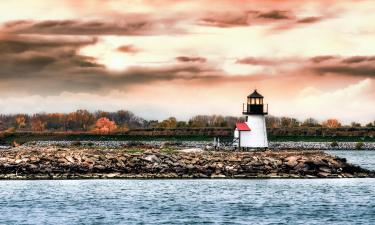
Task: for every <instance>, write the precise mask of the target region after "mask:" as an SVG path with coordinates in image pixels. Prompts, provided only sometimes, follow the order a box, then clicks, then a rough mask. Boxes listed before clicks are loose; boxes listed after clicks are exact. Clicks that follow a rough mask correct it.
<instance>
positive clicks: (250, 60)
mask: <svg viewBox="0 0 375 225" xmlns="http://www.w3.org/2000/svg"><path fill="white" fill-rule="evenodd" d="M276 61H277V60H275V59H270V58H262V57H246V58H242V59H237V60H236V63H238V64H247V65H274V64H275V63H276Z"/></svg>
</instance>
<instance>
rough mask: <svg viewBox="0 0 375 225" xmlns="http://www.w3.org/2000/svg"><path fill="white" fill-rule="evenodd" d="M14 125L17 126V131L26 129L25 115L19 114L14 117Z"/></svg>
mask: <svg viewBox="0 0 375 225" xmlns="http://www.w3.org/2000/svg"><path fill="white" fill-rule="evenodd" d="M16 125H17V128H18V129H20V128H24V127H26V117H25V115H21V114H19V115H17V116H16Z"/></svg>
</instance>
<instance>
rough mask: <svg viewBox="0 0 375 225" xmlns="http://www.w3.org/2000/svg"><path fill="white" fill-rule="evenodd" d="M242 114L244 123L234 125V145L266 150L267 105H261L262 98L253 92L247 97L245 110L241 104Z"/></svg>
mask: <svg viewBox="0 0 375 225" xmlns="http://www.w3.org/2000/svg"><path fill="white" fill-rule="evenodd" d="M242 114H243V115H246V122H241V123H237V124H236V128H235V130H234V142H233V143H234V145H235V147H239V148H268V139H267V129H266V120H265V115H267V114H268V105H264V104H263V96H262V95H261V94H259V93H258V92H257V90H254V92H253V93H251V94H250V95H248V96H247V103H246V108H245V104H243V109H242Z"/></svg>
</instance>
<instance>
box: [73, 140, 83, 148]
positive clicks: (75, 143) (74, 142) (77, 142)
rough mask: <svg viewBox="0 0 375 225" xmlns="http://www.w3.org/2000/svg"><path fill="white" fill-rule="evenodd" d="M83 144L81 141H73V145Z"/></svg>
mask: <svg viewBox="0 0 375 225" xmlns="http://www.w3.org/2000/svg"><path fill="white" fill-rule="evenodd" d="M81 145H82V143H81V142H80V141H73V142H72V146H76V147H78V146H81Z"/></svg>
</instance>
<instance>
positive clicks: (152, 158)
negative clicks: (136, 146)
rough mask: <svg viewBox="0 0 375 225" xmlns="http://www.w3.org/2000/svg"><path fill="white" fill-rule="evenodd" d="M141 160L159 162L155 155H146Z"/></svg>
mask: <svg viewBox="0 0 375 225" xmlns="http://www.w3.org/2000/svg"><path fill="white" fill-rule="evenodd" d="M143 159H144V160H146V161H148V162H160V159H159V158H158V157H157V156H156V155H148V156H146V157H145V158H143Z"/></svg>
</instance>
